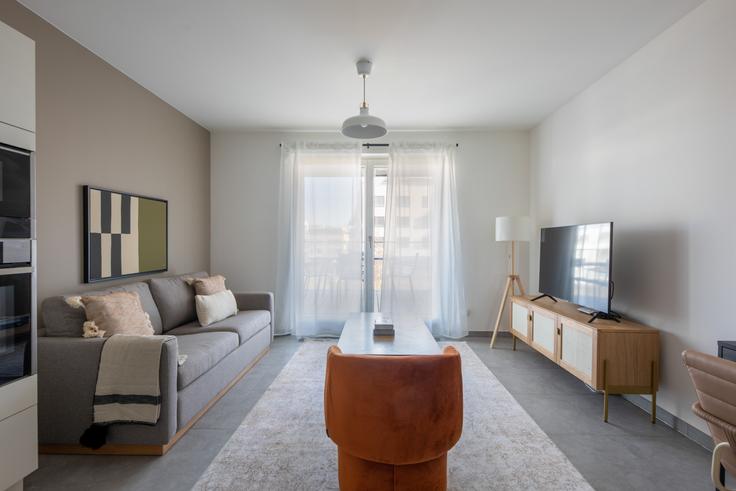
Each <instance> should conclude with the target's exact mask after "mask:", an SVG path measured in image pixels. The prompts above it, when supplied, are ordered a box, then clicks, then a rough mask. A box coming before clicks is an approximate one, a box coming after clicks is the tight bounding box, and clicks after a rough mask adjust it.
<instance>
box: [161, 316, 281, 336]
mask: <svg viewBox="0 0 736 491" xmlns="http://www.w3.org/2000/svg"><path fill="white" fill-rule="evenodd" d="M270 323H271V313H270V312H269V311H268V310H241V311H240V312H238V313H237V314H236V315H234V316H232V317H228V318H227V319H225V320H221V321H220V322H215V323H214V324H210V325H209V326H206V327H203V326H201V325H199V322H197V321H194V322H190V323H189V324H185V325H183V326H181V327H177V328H176V329H172V330H171V331H169V332H168V333H167V334H171V335H174V336H180V335H185V334H196V333H202V332H234V333H236V334H237V335H238V337H239V338H240V344H243V343H245V342H246V341H248V340H249V339H250V338H252V337H253V336H255V335H256V334H257V333H258V332H259V331H260V330H261V329H263V328H265V327H268V325H269V324H270Z"/></svg>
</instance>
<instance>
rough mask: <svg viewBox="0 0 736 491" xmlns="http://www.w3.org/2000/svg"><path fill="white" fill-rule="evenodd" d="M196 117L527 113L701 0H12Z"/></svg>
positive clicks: (591, 76) (205, 121)
mask: <svg viewBox="0 0 736 491" xmlns="http://www.w3.org/2000/svg"><path fill="white" fill-rule="evenodd" d="M20 2H21V3H22V4H23V5H25V6H27V7H28V8H30V9H31V10H33V11H34V12H36V13H37V14H38V15H40V16H41V17H43V18H44V19H46V20H48V21H49V22H51V23H52V24H53V25H55V26H56V27H57V28H59V29H60V30H62V31H63V32H65V33H66V34H68V35H69V36H71V37H72V38H74V39H76V40H77V41H79V42H80V43H81V44H82V45H84V46H85V47H87V48H88V49H90V50H91V51H93V52H94V53H96V54H98V55H99V56H100V57H102V58H103V59H104V60H106V61H107V62H109V63H110V64H112V65H113V66H114V67H116V68H117V69H119V70H121V71H122V72H124V73H125V74H127V75H128V76H130V77H131V78H132V79H133V80H135V81H137V82H138V83H140V84H141V85H142V86H144V87H146V88H147V89H149V90H150V91H152V92H153V93H155V94H156V95H158V96H159V97H161V98H162V99H163V100H165V101H166V102H168V103H169V104H171V105H172V106H174V107H176V108H177V109H179V110H180V111H181V112H183V113H184V114H186V115H187V116H189V117H190V118H192V119H194V120H195V121H197V122H199V123H200V124H202V125H203V126H205V127H207V128H210V129H223V128H252V129H256V128H258V129H265V128H273V129H312V130H319V129H330V130H332V129H336V128H339V126H340V124H341V123H342V120H343V119H345V118H346V117H348V116H351V115H354V114H357V112H358V105H359V103H360V99H361V86H360V79H359V78H358V76H357V74H356V72H355V66H354V62H355V60H356V59H357V58H359V57H361V56H368V57H370V58H372V60H373V62H374V64H373V75H372V76H371V77H370V78H369V79H368V102H369V104H370V107H371V112H372V113H373V114H375V115H377V116H380V117H382V118H384V119H385V120H386V122H387V123H388V125H389V130H391V129H449V128H458V129H460V128H490V127H521V128H524V127H531V126H534V125H535V124H536V123H538V122H539V121H540V120H541V119H543V118H544V117H545V116H546V115H548V114H549V113H550V112H552V111H553V110H555V109H556V108H557V107H559V106H560V105H561V104H563V103H564V102H565V101H567V100H568V99H570V98H571V97H572V96H574V95H575V94H577V93H578V92H580V91H581V90H583V89H584V88H586V87H587V86H589V85H590V84H591V83H593V82H594V81H595V80H596V79H598V78H599V77H601V76H602V75H603V74H605V73H606V72H607V71H608V70H610V69H611V68H612V67H614V66H615V65H617V64H618V63H620V62H621V61H622V60H624V59H626V58H627V57H628V56H629V55H631V54H632V53H634V52H635V51H636V50H637V49H639V48H640V47H642V46H643V45H644V44H646V43H647V42H648V41H649V40H651V39H652V38H654V37H655V36H656V35H657V34H659V33H660V32H662V31H663V30H665V29H666V28H667V27H669V26H670V25H672V24H673V23H675V22H676V21H677V20H678V19H680V18H681V17H682V16H683V15H685V14H686V13H687V12H689V11H690V10H691V9H693V8H694V7H695V6H697V5H698V4H700V3H702V0H475V1H474V0H462V1H451V0H371V1H366V2H357V1H353V0H312V1H299V0H291V1H290V0H262V1H246V0H210V1H206V0H125V1H120V0H64V1H59V0H20Z"/></svg>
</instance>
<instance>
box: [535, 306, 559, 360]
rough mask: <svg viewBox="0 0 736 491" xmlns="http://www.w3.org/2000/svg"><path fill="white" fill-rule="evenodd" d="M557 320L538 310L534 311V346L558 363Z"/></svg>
mask: <svg viewBox="0 0 736 491" xmlns="http://www.w3.org/2000/svg"><path fill="white" fill-rule="evenodd" d="M556 339H557V320H556V318H555V317H554V316H551V315H549V314H545V313H543V312H540V311H538V310H536V309H535V310H533V311H532V346H533V347H534V348H535V349H536V350H537V351H539V352H540V353H542V354H543V355H545V356H546V357H547V358H549V359H551V360H552V361H555V362H556V361H557V350H556V349H555V348H556V342H555V340H556Z"/></svg>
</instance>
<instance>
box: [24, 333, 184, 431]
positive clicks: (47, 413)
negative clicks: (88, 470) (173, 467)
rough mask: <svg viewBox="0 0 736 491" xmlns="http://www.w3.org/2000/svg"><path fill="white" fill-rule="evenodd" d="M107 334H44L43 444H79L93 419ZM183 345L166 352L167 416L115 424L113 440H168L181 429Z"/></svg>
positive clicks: (170, 346)
mask: <svg viewBox="0 0 736 491" xmlns="http://www.w3.org/2000/svg"><path fill="white" fill-rule="evenodd" d="M104 343H105V340H104V339H101V338H91V339H85V338H81V337H80V338H72V337H39V338H38V432H39V435H38V436H39V441H40V443H41V444H77V443H78V442H79V437H80V436H81V435H82V433H83V432H84V430H86V429H87V428H88V427H89V426H90V425H91V424H92V412H93V405H92V401H93V399H94V394H95V386H96V385H97V369H98V367H99V364H100V356H101V354H102V346H103V345H104ZM178 353H179V349H178V345H177V342H176V338H172V339H169V340H167V341H166V342H165V343H164V344H163V347H162V351H161V368H160V374H159V376H160V382H159V383H160V390H161V415H160V417H159V420H158V423H156V425H155V426H148V425H135V424H133V425H113V427H112V428H111V429H110V432H109V434H108V442H110V443H126V444H142V445H162V444H164V443H167V442H168V441H169V440H170V439H171V437H172V436H174V434H175V433H176V404H177V398H176V397H177V394H176V377H177V368H178V365H177V359H178Z"/></svg>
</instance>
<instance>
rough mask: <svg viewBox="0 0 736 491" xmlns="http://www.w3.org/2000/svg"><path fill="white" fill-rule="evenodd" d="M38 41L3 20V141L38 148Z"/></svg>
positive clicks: (0, 134) (0, 98)
mask: <svg viewBox="0 0 736 491" xmlns="http://www.w3.org/2000/svg"><path fill="white" fill-rule="evenodd" d="M35 133H36V43H35V42H34V41H33V40H32V39H30V38H29V37H27V36H25V35H23V34H21V33H19V32H18V31H16V30H15V29H13V28H12V27H10V26H8V25H6V24H3V23H2V22H0V142H2V143H4V144H6V145H12V146H14V147H19V148H23V149H26V150H36V135H35Z"/></svg>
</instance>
